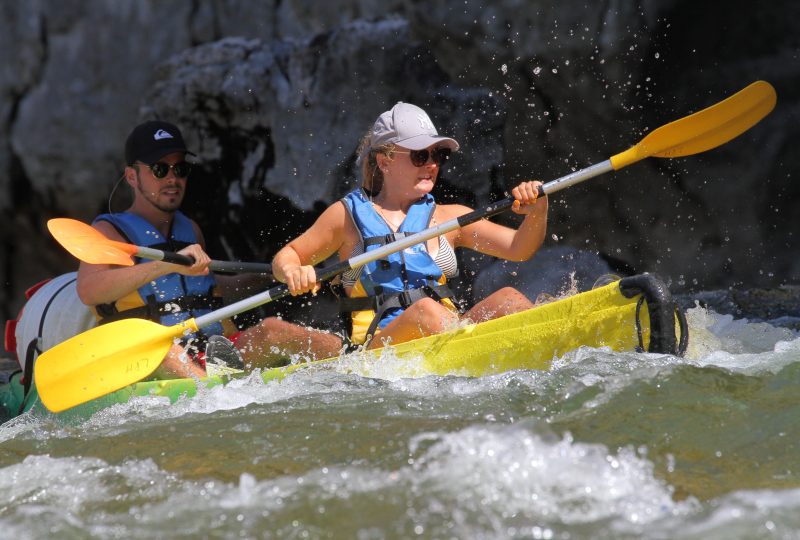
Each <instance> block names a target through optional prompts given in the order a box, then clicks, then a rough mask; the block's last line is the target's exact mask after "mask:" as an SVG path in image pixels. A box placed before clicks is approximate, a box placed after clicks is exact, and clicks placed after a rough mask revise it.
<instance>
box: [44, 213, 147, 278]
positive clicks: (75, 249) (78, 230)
mask: <svg viewBox="0 0 800 540" xmlns="http://www.w3.org/2000/svg"><path fill="white" fill-rule="evenodd" d="M47 228H48V229H49V230H50V234H52V235H53V238H55V239H56V240H57V241H58V243H59V244H61V245H62V246H63V247H64V249H66V250H67V251H69V252H70V254H71V255H72V256H73V257H75V258H76V259H79V260H81V261H84V262H88V263H91V264H118V265H120V266H133V259H131V256H132V255H136V251H137V247H136V246H132V245H130V244H126V243H124V242H117V241H115V240H109V239H108V238H106V237H105V236H103V234H102V233H101V232H100V231H98V230H97V229H95V228H93V227H91V226H89V225H87V224H85V223H82V222H80V221H77V220H74V219H69V218H53V219H51V220H49V221H48V222H47Z"/></svg>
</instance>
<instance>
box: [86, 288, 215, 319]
mask: <svg viewBox="0 0 800 540" xmlns="http://www.w3.org/2000/svg"><path fill="white" fill-rule="evenodd" d="M145 300H146V304H145V305H143V306H139V307H135V308H131V309H126V310H123V311H119V310H118V309H117V306H116V305H114V304H100V305H97V306H95V309H96V310H97V314H98V315H99V316H100V320H99V321H98V323H97V324H107V323H110V322H114V321H119V320H122V319H133V318H137V319H148V320H151V321H154V322H160V321H161V316H162V315H167V314H169V313H174V312H176V311H188V312H193V311H196V310H201V309H209V310H215V309H219V308H221V307H222V306H223V305H224V302H223V300H222V298H220V297H219V296H214V295H213V294H211V292H208V293H206V294H193V295H187V296H181V297H180V298H175V299H173V300H165V301H157V300H156V299H155V296H154V295H149V296H148V297H147V298H146V299H145Z"/></svg>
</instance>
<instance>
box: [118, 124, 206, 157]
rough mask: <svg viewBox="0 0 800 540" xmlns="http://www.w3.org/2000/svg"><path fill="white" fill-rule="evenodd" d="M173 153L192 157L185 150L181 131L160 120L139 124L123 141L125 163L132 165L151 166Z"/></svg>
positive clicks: (173, 125)
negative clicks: (137, 163) (142, 164)
mask: <svg viewBox="0 0 800 540" xmlns="http://www.w3.org/2000/svg"><path fill="white" fill-rule="evenodd" d="M174 152H183V153H185V154H191V155H194V153H192V152H190V151H189V150H188V149H187V148H186V143H185V142H183V135H182V134H181V130H179V129H178V126H176V125H175V124H170V123H169V122H164V121H162V120H150V121H149V122H145V123H143V124H139V125H138V126H136V127H135V128H133V131H131V133H130V135H128V140H127V141H125V162H126V163H127V164H128V165H133V164H134V163H135V162H137V161H141V162H142V163H146V164H147V165H152V164H153V163H155V162H156V161H158V160H159V159H161V158H162V157H164V156H166V155H168V154H172V153H174Z"/></svg>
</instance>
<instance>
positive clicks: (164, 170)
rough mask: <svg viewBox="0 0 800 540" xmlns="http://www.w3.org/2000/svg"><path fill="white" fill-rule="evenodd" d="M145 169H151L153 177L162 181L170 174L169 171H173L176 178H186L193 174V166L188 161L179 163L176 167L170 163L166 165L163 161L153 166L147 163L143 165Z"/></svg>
mask: <svg viewBox="0 0 800 540" xmlns="http://www.w3.org/2000/svg"><path fill="white" fill-rule="evenodd" d="M143 165H144V166H145V167H147V168H148V169H150V172H152V173H153V176H155V177H156V178H158V179H159V180H161V179H162V178H166V177H167V175H168V174H169V170H170V169H172V172H173V174H174V175H175V178H186V177H187V176H189V173H190V172H192V164H191V163H189V162H188V161H179V162H178V163H175V164H174V165H170V164H169V163H164V162H163V161H157V162H156V163H153V164H152V165H148V164H147V163H143Z"/></svg>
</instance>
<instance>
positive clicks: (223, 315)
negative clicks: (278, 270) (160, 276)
mask: <svg viewBox="0 0 800 540" xmlns="http://www.w3.org/2000/svg"><path fill="white" fill-rule="evenodd" d="M612 169H613V167H612V166H611V161H604V162H602V163H598V164H596V165H592V166H591V167H587V168H586V169H582V170H580V171H576V172H574V173H571V174H568V175H566V176H562V177H561V178H558V179H556V180H553V181H551V182H548V183H546V184H544V185H542V186H541V187H540V189H539V195H549V194H550V193H555V192H556V191H559V190H562V189H564V188H567V187H569V186H573V185H575V184H577V183H579V182H583V181H584V180H588V179H589V178H593V177H595V176H599V175H601V174H603V173H606V172H608V171H611V170H612ZM512 204H514V198H513V197H507V198H505V199H503V200H501V201H498V202H496V203H493V204H490V205H489V206H487V207H485V208H479V209H478V210H473V211H472V212H469V213H468V214H464V215H463V216H461V217H458V218H455V219H451V220H449V221H445V222H444V223H442V224H441V225H437V226H435V227H431V228H430V229H425V230H424V231H420V232H418V233H415V234H412V235H411V236H406V237H405V238H401V239H400V240H395V241H394V242H391V243H389V244H386V245H385V246H381V247H379V248H375V249H372V250H370V251H367V252H366V253H362V254H361V255H356V256H355V257H351V258H349V259H347V260H346V261H341V262H338V263H336V264H333V265H331V266H329V267H327V268H323V269H321V270H319V271H318V272H317V280H319V281H325V280H327V279H330V278H332V277H334V276H337V275H339V274H342V273H344V272H346V271H348V270H350V269H352V268H358V267H360V266H364V265H365V264H368V263H371V262H372V261H377V260H379V259H383V258H385V257H386V256H387V255H390V254H392V253H396V252H398V251H402V250H404V249H406V248H409V247H411V246H414V245H416V244H420V243H422V242H426V241H428V240H430V239H431V238H436V237H438V236H441V235H443V234H445V233H448V232H450V231H454V230H456V229H459V228H461V227H464V226H466V225H469V224H470V223H475V222H476V221H480V220H481V219H485V218H488V217H491V216H493V215H495V214H499V213H500V212H503V211H505V210H508V209H509V208H511V205H512ZM287 294H289V287H287V286H286V285H278V286H277V287H273V288H271V289H270V290H268V291H264V292H263V293H260V294H257V295H255V296H251V297H250V298H245V299H244V300H240V301H238V302H236V303H235V304H231V305H229V306H226V307H223V308H220V309H218V310H216V311H212V312H211V313H208V314H206V315H202V316H200V317H198V318H197V319H195V322H196V323H197V326H198V327H199V328H202V327H203V326H206V325H209V324H212V323H215V322H218V321H221V320H222V319H227V318H228V317H233V316H234V315H238V314H239V313H242V312H244V311H247V310H249V309H253V308H256V307H258V306H261V305H264V304H266V303H267V302H272V301H273V300H278V299H279V298H283V297H284V296H286V295H287Z"/></svg>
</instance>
